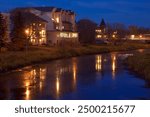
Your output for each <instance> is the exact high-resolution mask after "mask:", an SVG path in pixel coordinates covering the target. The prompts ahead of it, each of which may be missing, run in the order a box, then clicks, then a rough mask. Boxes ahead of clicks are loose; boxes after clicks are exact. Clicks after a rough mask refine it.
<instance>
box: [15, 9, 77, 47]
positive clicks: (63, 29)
mask: <svg viewBox="0 0 150 117" xmlns="http://www.w3.org/2000/svg"><path fill="white" fill-rule="evenodd" d="M17 10H20V11H24V12H30V13H32V14H34V15H36V16H38V17H39V18H42V19H43V20H45V21H46V22H47V23H46V36H47V38H46V39H47V40H46V42H47V43H50V44H63V43H67V42H71V43H78V33H77V32H76V31H77V30H76V23H75V13H74V12H72V11H71V10H63V9H61V8H55V7H31V8H17Z"/></svg>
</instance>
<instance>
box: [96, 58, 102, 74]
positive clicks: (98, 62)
mask: <svg viewBox="0 0 150 117" xmlns="http://www.w3.org/2000/svg"><path fill="white" fill-rule="evenodd" d="M95 69H96V71H98V72H99V71H101V70H102V56H101V55H97V56H96V64H95Z"/></svg>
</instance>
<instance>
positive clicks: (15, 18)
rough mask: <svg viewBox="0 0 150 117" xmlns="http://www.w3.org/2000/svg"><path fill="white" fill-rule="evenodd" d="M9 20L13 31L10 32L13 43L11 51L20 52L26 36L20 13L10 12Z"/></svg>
mask: <svg viewBox="0 0 150 117" xmlns="http://www.w3.org/2000/svg"><path fill="white" fill-rule="evenodd" d="M11 19H12V24H13V29H12V32H11V40H12V43H13V47H14V48H13V49H16V50H22V49H24V47H25V43H26V39H27V35H26V34H25V23H24V19H23V17H22V12H19V11H18V12H12V13H11Z"/></svg>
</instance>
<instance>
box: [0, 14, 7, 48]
mask: <svg viewBox="0 0 150 117" xmlns="http://www.w3.org/2000/svg"><path fill="white" fill-rule="evenodd" d="M6 35H7V24H6V20H5V19H4V17H3V15H2V13H0V50H1V48H2V47H4V46H5V41H6Z"/></svg>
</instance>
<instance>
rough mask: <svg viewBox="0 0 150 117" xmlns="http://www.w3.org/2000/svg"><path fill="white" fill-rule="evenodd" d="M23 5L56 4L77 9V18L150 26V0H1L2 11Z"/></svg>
mask: <svg viewBox="0 0 150 117" xmlns="http://www.w3.org/2000/svg"><path fill="white" fill-rule="evenodd" d="M22 6H23V7H25V6H56V7H60V8H65V9H71V10H73V11H75V12H76V14H77V20H79V19H82V18H88V19H91V20H93V21H95V22H96V23H99V22H100V21H101V18H104V19H105V21H106V22H110V23H114V22H121V23H125V24H127V25H130V24H135V25H139V26H145V27H150V0H0V10H1V11H8V10H10V9H11V8H15V7H22Z"/></svg>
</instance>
